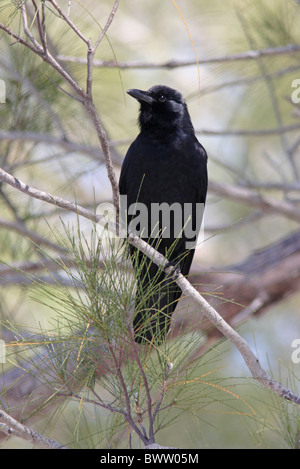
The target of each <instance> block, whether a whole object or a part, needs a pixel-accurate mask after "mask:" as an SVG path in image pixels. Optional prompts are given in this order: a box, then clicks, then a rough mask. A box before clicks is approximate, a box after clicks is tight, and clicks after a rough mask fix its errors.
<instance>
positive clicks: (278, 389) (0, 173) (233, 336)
mask: <svg viewBox="0 0 300 469" xmlns="http://www.w3.org/2000/svg"><path fill="white" fill-rule="evenodd" d="M0 181H2V182H7V183H8V184H10V185H11V186H12V187H14V188H15V189H17V190H19V191H21V192H24V193H26V194H27V195H29V196H31V197H35V198H36V199H39V200H43V201H45V202H47V203H51V204H53V205H57V206H60V207H61V208H64V209H66V210H69V211H71V212H74V213H77V214H78V215H81V216H83V217H85V218H88V219H89V220H92V221H94V222H96V223H99V222H101V219H102V217H101V216H99V215H98V216H97V215H96V214H95V213H93V212H91V211H90V210H87V209H85V208H83V207H80V206H79V205H76V204H75V203H73V202H70V201H66V200H64V199H61V198H59V197H55V196H52V195H51V194H48V193H46V192H42V191H39V190H37V189H34V188H32V187H30V186H28V185H26V184H25V183H24V182H21V181H20V180H19V179H16V178H15V177H13V176H11V175H9V174H8V173H6V172H5V171H4V170H3V169H0ZM127 239H128V242H129V243H130V244H132V245H133V246H134V247H136V248H137V249H139V250H140V251H141V252H143V253H144V254H145V255H146V256H148V257H149V258H150V259H151V260H152V262H153V263H154V264H156V265H157V266H159V267H160V268H162V269H163V270H164V271H165V272H166V273H168V274H169V275H172V278H173V280H174V281H175V282H176V283H177V285H178V286H179V287H180V288H181V290H182V292H183V294H184V295H185V296H187V297H189V298H192V299H194V301H196V303H197V304H198V305H199V307H200V309H201V311H203V313H204V315H205V316H206V317H207V318H208V320H209V321H210V322H211V323H212V324H213V325H214V326H215V327H216V328H217V329H218V330H219V331H220V332H221V333H222V334H223V335H224V336H225V337H226V338H227V339H228V340H229V341H230V342H231V343H232V344H233V345H235V347H237V349H238V350H239V352H240V353H241V355H242V357H243V359H244V361H245V363H246V365H247V367H248V369H249V371H250V372H251V375H252V377H253V378H254V379H255V380H256V381H258V382H260V383H261V384H262V385H263V386H265V387H266V388H268V389H270V390H272V391H273V392H275V393H276V394H278V395H280V396H281V397H283V398H285V399H287V400H290V401H292V402H294V403H296V404H298V405H300V397H299V396H297V395H295V394H294V393H293V392H292V391H290V390H289V389H287V388H286V387H284V386H283V385H282V384H280V383H278V382H277V381H275V380H273V379H272V378H271V377H270V376H269V375H268V374H267V373H266V371H265V370H264V369H263V368H262V366H261V365H260V363H259V360H258V358H257V357H256V355H255V354H254V353H253V352H252V350H251V348H250V347H249V345H248V344H247V342H246V341H245V340H244V339H243V338H242V337H241V336H240V335H239V334H238V333H237V332H236V331H235V330H234V329H233V328H232V327H231V326H230V325H229V324H227V322H226V321H225V320H224V319H223V318H222V316H220V314H219V313H218V312H217V311H216V310H215V308H213V307H212V306H211V305H210V304H209V303H208V302H207V301H206V300H205V299H204V298H203V297H202V296H201V295H200V293H199V292H198V291H197V290H196V289H195V288H194V287H193V286H192V285H191V284H190V282H189V281H188V280H187V279H186V278H185V277H184V276H183V275H182V274H181V273H180V274H177V273H175V274H174V272H173V268H172V267H168V260H167V259H166V258H165V257H164V256H163V255H162V254H160V253H159V252H157V251H156V250H155V249H154V248H153V247H151V246H150V245H149V244H147V243H146V242H145V241H143V240H142V239H140V238H139V237H138V236H134V235H132V234H130V235H129V236H128V238H127Z"/></svg>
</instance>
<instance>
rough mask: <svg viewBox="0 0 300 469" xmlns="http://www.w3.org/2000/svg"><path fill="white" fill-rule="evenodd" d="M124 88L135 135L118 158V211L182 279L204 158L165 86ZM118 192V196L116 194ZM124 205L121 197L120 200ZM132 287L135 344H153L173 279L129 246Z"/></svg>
mask: <svg viewBox="0 0 300 469" xmlns="http://www.w3.org/2000/svg"><path fill="white" fill-rule="evenodd" d="M127 93H128V94H129V95H130V96H132V97H133V98H135V99H137V101H138V102H139V104H140V114H139V126H140V134H139V135H138V137H137V138H136V139H135V141H134V142H133V143H132V144H131V146H130V147H129V149H128V152H127V154H126V157H125V159H124V162H123V165H122V170H121V175H120V181H119V188H120V195H121V200H123V199H126V200H125V203H123V207H122V206H121V215H122V213H123V215H122V216H123V217H124V211H127V219H126V223H127V226H128V229H129V230H133V231H136V232H137V233H138V234H139V235H140V236H141V238H142V239H144V240H145V241H147V242H149V244H151V245H152V246H153V247H155V249H157V250H158V251H159V252H160V253H162V254H163V255H164V256H165V257H166V258H167V259H168V261H169V262H170V263H171V264H172V265H173V266H174V269H180V272H181V273H182V274H183V275H184V276H186V275H188V273H189V270H190V266H191V263H192V260H193V256H194V250H195V246H196V239H197V235H198V232H199V230H200V225H201V221H202V214H203V208H204V204H205V199H206V192H207V155H206V151H205V149H204V148H203V146H202V145H201V144H200V143H199V142H198V140H197V138H196V136H195V132H194V128H193V125H192V122H191V119H190V116H189V113H188V109H187V105H186V103H185V101H184V99H183V97H182V95H181V94H180V93H179V92H178V91H176V90H174V89H172V88H169V87H167V86H161V85H159V86H153V87H152V88H150V89H149V90H148V91H141V90H137V89H130V90H128V91H127ZM124 196H126V197H124ZM123 202H124V201H123ZM130 251H131V255H132V260H133V265H134V270H135V275H136V277H137V292H136V299H135V313H134V318H133V329H134V336H135V341H136V342H142V343H145V342H148V343H149V342H151V341H152V340H153V341H154V343H155V344H160V343H162V342H163V341H164V340H165V337H166V334H167V332H168V329H169V326H170V321H171V314H172V313H173V311H174V310H175V308H176V305H177V302H178V300H179V298H180V296H181V290H180V288H179V287H178V286H177V285H176V283H175V282H174V281H173V280H171V279H170V276H169V277H168V275H166V274H165V273H164V271H162V270H161V269H159V268H158V267H157V266H156V265H155V264H153V263H152V262H151V259H149V258H147V257H146V256H145V255H143V254H142V253H141V252H139V251H137V250H136V249H135V248H134V247H132V246H130Z"/></svg>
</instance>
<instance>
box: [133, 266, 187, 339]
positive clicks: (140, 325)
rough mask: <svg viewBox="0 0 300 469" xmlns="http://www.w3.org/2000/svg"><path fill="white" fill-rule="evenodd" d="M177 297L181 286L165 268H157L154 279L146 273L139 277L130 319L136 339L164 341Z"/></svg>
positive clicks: (179, 295) (179, 294)
mask: <svg viewBox="0 0 300 469" xmlns="http://www.w3.org/2000/svg"><path fill="white" fill-rule="evenodd" d="M180 297H181V290H180V288H179V287H178V286H177V284H176V283H175V282H174V281H172V280H170V278H168V276H167V275H166V274H165V273H164V272H162V273H159V274H158V273H157V272H156V275H155V278H154V279H153V277H152V279H151V276H150V278H149V276H148V278H145V277H144V279H143V280H142V281H141V280H139V282H138V285H137V294H136V298H135V311H136V314H135V317H134V319H133V329H134V339H135V341H136V342H138V343H151V341H153V343H155V344H157V345H158V344H160V343H162V342H164V340H165V338H166V335H167V333H168V330H169V327H170V323H171V316H172V313H173V311H174V310H175V308H176V306H177V302H178V300H179V298H180Z"/></svg>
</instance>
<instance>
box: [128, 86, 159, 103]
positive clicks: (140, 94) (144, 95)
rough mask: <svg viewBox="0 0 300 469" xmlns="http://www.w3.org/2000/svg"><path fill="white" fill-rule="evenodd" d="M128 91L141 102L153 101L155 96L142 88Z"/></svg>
mask: <svg viewBox="0 0 300 469" xmlns="http://www.w3.org/2000/svg"><path fill="white" fill-rule="evenodd" d="M127 93H128V94H129V95H130V96H132V97H133V98H135V99H137V100H138V101H139V102H141V101H144V102H145V103H148V104H151V103H153V98H151V96H150V95H149V94H148V91H142V90H135V89H133V90H127Z"/></svg>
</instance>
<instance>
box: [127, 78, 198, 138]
mask: <svg viewBox="0 0 300 469" xmlns="http://www.w3.org/2000/svg"><path fill="white" fill-rule="evenodd" d="M127 93H128V94H129V95H130V96H132V97H133V98H135V99H136V100H137V101H138V102H139V103H140V116H139V124H140V128H141V130H146V129H150V130H151V131H155V132H156V133H157V131H159V130H162V131H163V130H165V131H171V130H178V129H181V130H184V129H186V130H187V129H192V130H193V126H192V123H191V120H190V116H189V113H188V110H187V106H186V103H185V101H184V99H183V96H182V95H181V94H180V93H179V92H178V91H176V90H174V89H173V88H169V87H168V86H162V85H157V86H152V88H150V89H149V90H148V91H142V90H137V89H132V90H128V91H127Z"/></svg>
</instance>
